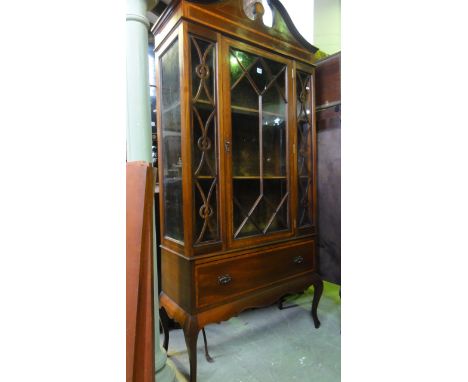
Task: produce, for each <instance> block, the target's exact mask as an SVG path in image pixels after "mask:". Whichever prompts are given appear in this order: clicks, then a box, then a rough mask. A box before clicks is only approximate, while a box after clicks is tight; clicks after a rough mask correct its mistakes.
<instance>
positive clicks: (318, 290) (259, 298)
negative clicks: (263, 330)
mask: <svg viewBox="0 0 468 382" xmlns="http://www.w3.org/2000/svg"><path fill="white" fill-rule="evenodd" d="M311 284H312V285H314V297H313V300H312V309H311V314H312V319H313V321H314V326H315V327H316V328H318V327H319V326H320V321H319V319H318V315H317V308H318V304H319V301H320V297H321V296H322V291H323V282H322V279H321V278H320V276H319V275H318V274H317V273H315V272H314V273H309V274H304V275H301V276H298V277H297V278H294V279H292V280H288V281H287V282H283V283H278V284H276V285H274V286H270V287H268V288H265V289H262V290H257V291H255V293H251V294H248V295H245V296H243V297H240V298H239V299H237V300H235V301H233V302H230V303H228V304H223V305H218V306H215V307H213V308H210V309H208V310H204V311H202V312H197V313H195V314H193V315H191V314H190V313H188V312H186V311H185V310H184V309H182V308H181V307H180V306H179V305H178V304H177V303H176V302H175V301H174V300H172V299H171V298H170V297H169V296H168V295H166V294H165V293H164V291H163V292H161V294H160V296H159V300H160V306H161V322H162V326H163V331H164V348H165V349H166V350H167V347H168V346H169V326H168V319H169V318H172V319H174V320H176V321H177V322H178V323H179V324H180V326H181V327H182V329H183V331H184V337H185V343H186V345H187V351H188V355H189V360H190V382H196V380H197V340H198V334H199V332H200V330H202V329H203V328H204V327H205V326H206V325H208V324H212V323H216V322H221V321H226V320H228V319H229V318H231V317H233V316H235V315H237V314H239V313H240V312H242V311H244V310H246V309H249V308H259V307H263V306H268V305H271V304H273V303H275V302H276V301H278V300H279V299H280V298H282V297H283V296H285V295H286V294H290V293H300V292H303V291H304V290H305V289H307V288H308V287H309V286H310V285H311ZM204 340H205V354H208V352H207V345H206V337H204ZM210 358H211V357H210Z"/></svg>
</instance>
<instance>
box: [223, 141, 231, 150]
mask: <svg viewBox="0 0 468 382" xmlns="http://www.w3.org/2000/svg"><path fill="white" fill-rule="evenodd" d="M224 148H225V149H226V152H227V153H228V152H230V151H231V141H230V140H226V141H224Z"/></svg>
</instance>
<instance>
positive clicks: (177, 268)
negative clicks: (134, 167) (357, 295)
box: [152, 0, 323, 381]
mask: <svg viewBox="0 0 468 382" xmlns="http://www.w3.org/2000/svg"><path fill="white" fill-rule="evenodd" d="M269 3H270V4H271V6H272V11H273V25H272V26H271V27H268V26H266V25H264V24H263V21H262V14H263V11H264V9H263V6H262V5H261V3H259V2H255V1H248V2H244V1H242V0H221V1H213V0H207V1H202V0H192V1H189V0H174V1H173V2H172V3H171V4H170V5H169V6H168V7H167V8H166V10H165V11H164V12H163V14H162V15H161V16H160V18H159V20H158V22H157V23H156V24H155V26H154V27H153V29H152V32H153V34H154V36H155V38H154V44H155V62H156V88H157V95H156V109H157V127H158V143H159V146H158V155H159V159H158V168H159V186H160V193H159V201H160V229H161V276H162V280H161V281H162V292H161V294H160V305H161V307H162V312H161V319H162V320H163V327H164V331H165V342H164V346H165V347H166V348H167V346H168V340H169V332H168V327H167V326H168V325H167V318H172V319H175V320H176V321H177V322H178V323H179V324H180V325H181V327H182V328H183V330H184V335H185V340H186V344H187V349H188V354H189V359H190V380H191V381H195V380H196V366H197V359H196V346H197V338H198V334H199V331H200V330H202V329H203V328H204V327H205V325H207V324H210V323H215V322H220V321H223V320H227V319H229V318H230V317H232V316H234V315H236V314H238V313H239V312H241V311H242V310H245V309H247V308H252V307H260V306H265V305H269V304H272V303H274V302H276V301H278V300H279V299H280V298H281V297H282V296H284V295H286V294H288V293H298V292H303V291H304V290H305V289H307V288H308V287H309V286H310V285H314V287H315V293H314V297H313V302H312V309H311V315H312V319H313V322H314V324H315V327H316V328H318V327H319V325H320V322H319V320H318V317H317V306H318V303H319V299H320V296H321V293H322V288H323V284H322V280H321V278H320V277H319V275H318V272H317V267H318V266H317V259H316V242H317V218H316V212H317V208H316V206H317V193H316V189H317V171H316V146H317V144H316V131H315V112H314V110H315V109H314V78H315V77H314V76H315V74H314V70H315V69H314V65H313V63H314V61H315V56H314V53H315V52H316V51H317V49H316V48H315V47H313V46H312V45H310V44H309V43H307V41H305V40H304V39H303V38H302V37H301V36H300V34H299V33H298V32H297V30H296V28H295V27H294V25H293V23H292V22H291V20H290V18H289V16H288V15H287V13H286V11H285V9H284V8H283V6H282V5H281V3H280V2H279V1H274V0H270V1H269ZM203 334H204V333H203ZM204 339H205V344H206V338H205V336H204Z"/></svg>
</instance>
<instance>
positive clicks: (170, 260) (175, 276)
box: [161, 248, 195, 312]
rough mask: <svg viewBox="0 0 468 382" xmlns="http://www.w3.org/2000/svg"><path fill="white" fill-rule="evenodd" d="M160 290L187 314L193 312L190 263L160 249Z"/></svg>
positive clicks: (164, 249)
mask: <svg viewBox="0 0 468 382" xmlns="http://www.w3.org/2000/svg"><path fill="white" fill-rule="evenodd" d="M161 274H162V290H163V291H164V292H165V293H166V294H167V295H168V296H169V297H171V298H172V299H173V300H174V301H176V302H177V304H178V305H180V306H181V307H182V308H184V309H185V310H186V311H187V312H191V311H192V310H193V305H194V304H193V296H194V295H195V293H194V290H193V288H192V287H191V285H192V282H193V278H192V262H191V261H190V260H187V259H185V258H183V257H181V256H179V255H177V254H176V253H175V252H172V251H171V250H169V249H167V248H161Z"/></svg>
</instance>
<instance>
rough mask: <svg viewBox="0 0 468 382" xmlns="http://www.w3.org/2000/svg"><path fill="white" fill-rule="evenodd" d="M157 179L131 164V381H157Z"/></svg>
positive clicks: (149, 170)
mask: <svg viewBox="0 0 468 382" xmlns="http://www.w3.org/2000/svg"><path fill="white" fill-rule="evenodd" d="M152 179H153V177H152V167H150V166H149V165H148V164H147V163H146V162H129V163H127V193H126V194H127V237H126V241H127V268H126V269H127V278H126V286H127V382H154V373H155V364H154V361H155V360H154V357H155V353H154V346H155V344H154V304H153V302H154V292H153V287H154V285H153V190H154V184H153V180H152Z"/></svg>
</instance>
